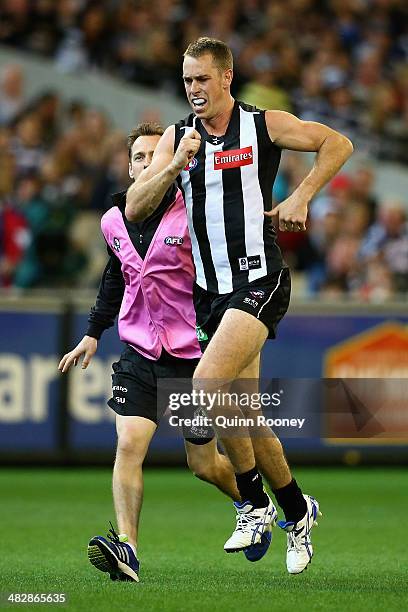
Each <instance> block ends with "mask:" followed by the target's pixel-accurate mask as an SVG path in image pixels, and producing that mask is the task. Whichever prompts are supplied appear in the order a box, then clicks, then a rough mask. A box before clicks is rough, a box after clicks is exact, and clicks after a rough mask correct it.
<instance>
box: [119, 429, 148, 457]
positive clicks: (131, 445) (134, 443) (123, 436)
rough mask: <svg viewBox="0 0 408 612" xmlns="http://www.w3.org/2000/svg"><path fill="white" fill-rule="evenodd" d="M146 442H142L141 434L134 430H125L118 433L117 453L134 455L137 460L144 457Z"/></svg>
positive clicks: (127, 455)
mask: <svg viewBox="0 0 408 612" xmlns="http://www.w3.org/2000/svg"><path fill="white" fill-rule="evenodd" d="M144 447H145V445H144V444H141V440H140V435H139V434H138V432H136V431H133V430H131V429H130V430H128V431H123V432H121V433H120V434H119V435H118V444H117V449H116V454H117V455H118V454H119V455H122V456H126V457H132V458H133V459H134V460H135V461H137V460H138V459H140V461H141V462H143V459H144Z"/></svg>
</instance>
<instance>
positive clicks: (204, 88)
mask: <svg viewBox="0 0 408 612" xmlns="http://www.w3.org/2000/svg"><path fill="white" fill-rule="evenodd" d="M231 78H232V70H225V71H223V72H222V71H221V70H220V69H219V68H218V67H217V65H216V64H215V62H214V60H213V57H212V55H211V54H210V53H206V54H205V55H201V56H200V57H190V56H189V55H186V56H185V58H184V62H183V81H184V87H185V90H186V95H187V99H188V101H189V103H190V106H191V108H192V109H193V111H194V113H195V114H196V115H197V116H198V117H200V118H202V119H211V118H212V117H213V116H215V115H216V114H217V113H218V112H220V106H222V105H223V103H224V95H225V90H226V89H228V90H229V85H230V83H231Z"/></svg>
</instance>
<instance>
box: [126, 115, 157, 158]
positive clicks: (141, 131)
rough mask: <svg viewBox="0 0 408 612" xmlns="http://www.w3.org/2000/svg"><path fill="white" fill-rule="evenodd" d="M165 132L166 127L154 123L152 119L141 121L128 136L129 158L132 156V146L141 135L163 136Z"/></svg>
mask: <svg viewBox="0 0 408 612" xmlns="http://www.w3.org/2000/svg"><path fill="white" fill-rule="evenodd" d="M163 134H164V129H163V128H162V126H161V125H160V124H159V123H154V122H152V121H148V122H146V123H139V124H138V125H137V126H136V127H134V128H133V130H132V131H131V132H130V134H129V136H128V137H127V146H128V154H129V159H131V157H132V147H133V145H134V143H135V141H136V140H137V139H138V138H139V136H162V135H163Z"/></svg>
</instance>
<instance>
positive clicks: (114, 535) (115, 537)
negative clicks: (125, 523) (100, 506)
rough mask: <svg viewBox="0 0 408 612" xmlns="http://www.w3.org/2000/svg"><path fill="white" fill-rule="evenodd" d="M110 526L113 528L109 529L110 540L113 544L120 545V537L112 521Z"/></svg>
mask: <svg viewBox="0 0 408 612" xmlns="http://www.w3.org/2000/svg"><path fill="white" fill-rule="evenodd" d="M109 525H110V526H111V528H110V529H109V532H108V534H107V536H108V538H109V539H110V541H111V542H115V543H116V544H120V540H119V535H118V534H117V533H116V531H115V528H114V526H113V525H112V523H111V522H110V521H109Z"/></svg>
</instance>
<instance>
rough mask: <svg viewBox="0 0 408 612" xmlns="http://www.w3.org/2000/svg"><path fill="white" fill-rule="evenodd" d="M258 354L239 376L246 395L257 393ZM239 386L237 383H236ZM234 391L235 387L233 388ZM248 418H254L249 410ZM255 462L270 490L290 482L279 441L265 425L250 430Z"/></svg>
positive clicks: (290, 476) (287, 467) (288, 471)
mask: <svg viewBox="0 0 408 612" xmlns="http://www.w3.org/2000/svg"><path fill="white" fill-rule="evenodd" d="M259 370H260V354H259V353H258V355H257V356H256V357H255V358H254V359H253V361H252V362H251V363H250V364H249V365H248V366H247V367H246V368H245V369H244V370H242V372H241V373H240V375H239V378H240V379H241V380H242V383H243V384H242V386H239V387H238V388H239V390H240V391H242V392H244V391H245V393H248V394H251V393H258V392H259V374H260V372H259ZM238 385H239V382H238ZM234 389H235V387H234ZM247 414H248V416H254V411H253V410H252V409H250V410H249V411H248V412H247ZM250 435H251V438H252V446H253V449H254V455H255V461H256V465H257V466H258V468H259V470H260V472H262V474H263V476H264V477H265V479H266V480H267V482H268V484H269V486H270V487H271V489H272V490H275V489H281V488H282V487H285V486H286V485H288V484H289V483H290V482H291V480H292V474H291V472H290V469H289V466H288V463H287V461H286V457H285V453H284V451H283V447H282V444H281V442H280V440H279V439H278V438H277V437H276V436H275V434H274V433H273V432H272V431H271V429H270V428H269V427H268V426H267V425H260V426H257V427H256V428H254V429H251V430H250Z"/></svg>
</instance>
